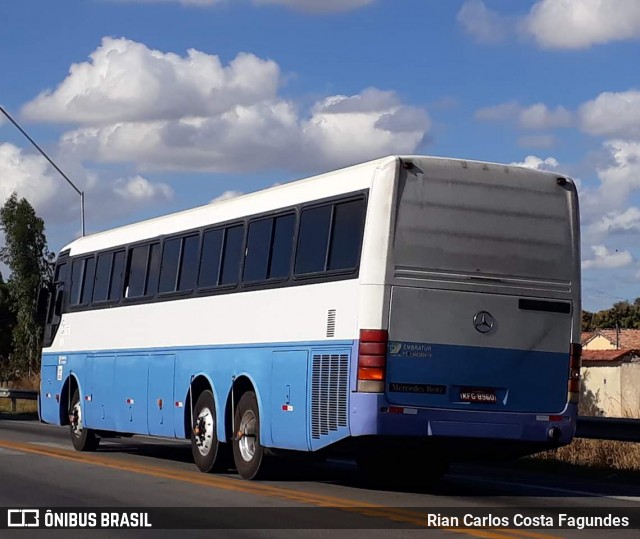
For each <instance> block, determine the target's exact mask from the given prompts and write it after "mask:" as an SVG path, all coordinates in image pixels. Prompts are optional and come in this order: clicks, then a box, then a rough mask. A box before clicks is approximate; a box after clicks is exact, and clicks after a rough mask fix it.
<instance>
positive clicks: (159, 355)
mask: <svg viewBox="0 0 640 539" xmlns="http://www.w3.org/2000/svg"><path fill="white" fill-rule="evenodd" d="M357 349H358V342H357V341H343V342H301V343H283V344H269V345H255V346H245V345H243V346H225V347H194V348H172V349H155V350H126V351H113V350H105V351H92V352H88V353H85V352H83V353H72V352H69V353H65V354H61V353H56V354H45V355H44V356H43V360H42V382H41V384H42V385H41V402H40V413H41V417H42V420H43V421H45V422H47V423H52V424H61V422H62V421H64V418H65V416H66V413H67V406H68V403H66V402H61V401H64V399H65V395H66V399H69V398H71V395H69V392H68V391H67V393H65V387H68V384H69V381H70V380H71V379H73V380H74V382H75V384H77V386H78V388H79V393H80V397H81V402H82V406H83V418H84V421H85V426H86V427H87V428H91V429H95V430H98V431H110V432H121V433H129V434H151V435H158V436H167V437H177V438H184V437H186V432H185V420H188V419H189V415H188V410H189V404H190V394H189V387H190V383H191V381H192V380H194V379H195V378H196V377H201V378H203V379H204V380H205V381H206V383H208V384H209V385H210V387H211V389H212V392H213V396H214V403H215V408H216V410H215V411H216V417H217V426H216V428H217V434H218V437H219V439H221V440H224V439H226V435H227V432H228V428H229V425H226V424H225V420H226V419H227V418H228V417H230V406H231V404H230V403H231V388H232V380H234V379H236V380H238V379H241V378H246V381H247V382H248V383H250V384H251V385H252V386H253V388H254V391H255V393H256V398H257V401H258V406H259V412H260V441H261V443H262V444H263V445H264V446H266V447H273V448H281V449H290V450H298V451H317V450H320V449H323V448H326V447H328V446H331V445H333V444H335V443H337V442H340V441H342V440H345V439H346V438H358V437H365V436H374V437H376V436H379V437H396V438H412V439H414V440H415V438H416V437H419V438H422V439H424V440H427V441H428V440H436V439H458V440H460V439H464V438H466V439H475V440H480V439H485V440H497V441H500V440H504V441H507V440H508V441H513V442H516V443H545V442H548V441H549V429H550V428H552V427H557V428H559V429H560V436H559V438H558V439H557V440H556V441H557V442H558V443H560V444H562V443H568V442H569V441H570V440H571V438H572V437H573V434H574V431H575V419H576V408H575V406H574V405H567V406H566V408H565V409H564V410H562V411H560V412H557V415H554V416H545V415H539V414H536V413H535V412H527V413H524V412H513V411H510V412H509V411H505V410H500V411H498V410H495V408H494V411H491V409H488V410H482V409H481V410H470V409H469V408H468V407H467V408H466V409H464V408H460V409H450V408H445V407H429V406H424V405H423V406H419V407H418V406H415V407H410V406H404V405H400V404H398V403H397V402H389V401H388V399H387V397H386V396H385V394H382V393H358V392H355V391H354V388H355V387H356V385H357V381H356V376H357ZM65 384H66V385H65Z"/></svg>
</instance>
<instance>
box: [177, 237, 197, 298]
mask: <svg viewBox="0 0 640 539" xmlns="http://www.w3.org/2000/svg"><path fill="white" fill-rule="evenodd" d="M199 243H200V236H188V237H186V238H184V239H183V240H182V258H181V260H180V279H179V282H178V290H191V289H192V288H193V287H194V286H195V284H196V275H197V273H198V247H199V245H198V244H199Z"/></svg>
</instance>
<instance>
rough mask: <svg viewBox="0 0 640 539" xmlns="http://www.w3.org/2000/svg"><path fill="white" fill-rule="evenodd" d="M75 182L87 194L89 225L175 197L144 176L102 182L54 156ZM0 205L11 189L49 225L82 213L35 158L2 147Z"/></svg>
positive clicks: (67, 189) (72, 194)
mask: <svg viewBox="0 0 640 539" xmlns="http://www.w3.org/2000/svg"><path fill="white" fill-rule="evenodd" d="M54 161H58V164H59V165H60V164H62V162H61V161H64V165H63V166H62V167H61V168H62V169H63V170H65V172H66V173H67V176H69V177H70V178H72V179H73V181H74V184H75V185H77V186H78V187H79V188H80V189H81V190H83V191H85V202H86V216H87V222H88V223H89V222H97V221H102V220H108V219H111V218H113V217H114V216H118V215H126V214H127V213H129V212H131V211H135V210H139V209H140V208H142V207H146V206H149V205H152V204H159V203H164V202H166V201H167V200H170V199H171V198H173V190H172V189H171V187H170V186H168V185H166V184H163V183H154V182H151V181H149V180H147V179H145V178H143V177H142V176H139V175H137V176H133V177H131V178H115V179H105V178H101V177H99V176H98V175H97V174H96V173H94V172H91V171H89V170H87V169H84V168H83V167H82V166H81V165H80V164H78V163H73V162H71V161H67V160H65V158H64V157H62V156H60V159H59V158H58V156H54ZM0 178H2V182H1V183H0V204H4V202H5V201H6V199H7V198H8V197H9V196H10V195H11V193H13V192H14V191H15V192H16V193H17V195H18V196H19V197H21V198H22V197H24V198H26V199H27V200H28V201H29V203H30V204H31V205H32V206H33V207H34V209H35V210H36V213H38V215H40V216H41V217H43V218H44V219H45V221H47V223H49V222H51V223H59V222H69V221H74V220H76V219H78V217H79V215H80V197H79V196H78V195H77V193H75V192H74V191H73V190H72V188H71V187H70V186H68V185H67V184H66V181H65V180H64V179H63V178H62V177H60V176H59V175H58V173H57V172H56V171H54V170H53V169H52V168H51V165H49V163H47V161H46V160H45V159H44V158H43V157H40V156H39V155H33V154H29V153H25V152H24V151H23V150H22V149H20V148H18V147H16V146H14V145H12V144H8V143H4V144H0Z"/></svg>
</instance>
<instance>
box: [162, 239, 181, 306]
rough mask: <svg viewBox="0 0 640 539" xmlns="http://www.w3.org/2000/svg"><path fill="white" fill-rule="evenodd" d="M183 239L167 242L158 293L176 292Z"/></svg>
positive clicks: (163, 253) (165, 243) (163, 251)
mask: <svg viewBox="0 0 640 539" xmlns="http://www.w3.org/2000/svg"><path fill="white" fill-rule="evenodd" d="M181 242H182V238H172V239H170V240H165V242H164V248H163V250H162V265H161V266H160V285H159V286H158V292H160V293H161V294H162V293H163V292H174V291H175V290H176V285H177V281H178V263H179V261H180V247H181Z"/></svg>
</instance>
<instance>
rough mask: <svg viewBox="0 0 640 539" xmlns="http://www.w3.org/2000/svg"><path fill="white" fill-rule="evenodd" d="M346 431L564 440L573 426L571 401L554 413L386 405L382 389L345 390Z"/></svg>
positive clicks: (574, 409) (568, 438) (558, 442)
mask: <svg viewBox="0 0 640 539" xmlns="http://www.w3.org/2000/svg"><path fill="white" fill-rule="evenodd" d="M350 409H351V416H350V429H351V436H367V435H378V436H401V437H406V436H411V437H416V436H417V437H425V438H433V439H440V438H442V439H450V438H459V439H460V438H471V439H483V440H512V441H515V442H517V441H520V442H532V443H550V444H552V445H564V444H568V443H569V442H570V441H571V440H572V438H573V436H574V434H575V429H576V417H577V407H576V405H574V404H567V406H566V408H565V409H564V410H563V411H562V412H559V413H554V414H549V413H530V412H499V411H496V412H487V411H471V410H451V409H440V408H417V407H410V406H393V405H390V404H389V403H388V402H387V401H386V399H385V397H384V395H380V394H373V393H352V394H351V406H350Z"/></svg>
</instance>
